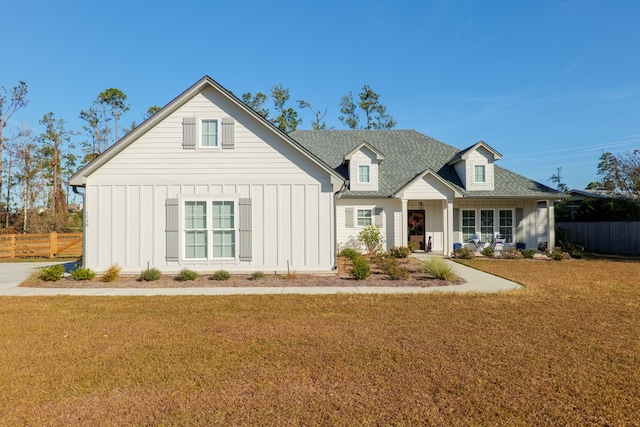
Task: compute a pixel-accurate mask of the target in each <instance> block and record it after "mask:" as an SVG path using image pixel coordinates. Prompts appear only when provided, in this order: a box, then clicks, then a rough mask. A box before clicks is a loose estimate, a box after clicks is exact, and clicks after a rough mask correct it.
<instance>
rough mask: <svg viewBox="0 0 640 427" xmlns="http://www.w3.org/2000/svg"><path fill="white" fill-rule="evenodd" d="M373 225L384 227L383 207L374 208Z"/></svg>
mask: <svg viewBox="0 0 640 427" xmlns="http://www.w3.org/2000/svg"><path fill="white" fill-rule="evenodd" d="M373 225H375V226H377V227H382V208H375V209H374V210H373Z"/></svg>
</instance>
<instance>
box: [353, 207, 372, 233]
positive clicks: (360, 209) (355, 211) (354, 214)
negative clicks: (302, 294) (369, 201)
mask: <svg viewBox="0 0 640 427" xmlns="http://www.w3.org/2000/svg"><path fill="white" fill-rule="evenodd" d="M358 211H369V212H371V224H369V225H373V224H375V218H374V215H375V206H371V207H369V206H354V207H353V216H354V218H353V226H354V227H355V228H365V227H368V226H369V225H359V224H358Z"/></svg>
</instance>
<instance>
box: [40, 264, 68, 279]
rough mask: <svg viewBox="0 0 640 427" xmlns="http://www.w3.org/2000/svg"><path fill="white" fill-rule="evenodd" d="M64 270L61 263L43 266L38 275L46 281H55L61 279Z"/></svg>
mask: <svg viewBox="0 0 640 427" xmlns="http://www.w3.org/2000/svg"><path fill="white" fill-rule="evenodd" d="M65 271H66V270H65V268H64V265H62V264H56V265H51V266H49V267H45V268H43V269H42V271H41V272H40V275H39V276H38V277H39V278H40V279H42V280H45V281H47V282H57V281H58V280H60V279H62V276H63V275H64V272H65Z"/></svg>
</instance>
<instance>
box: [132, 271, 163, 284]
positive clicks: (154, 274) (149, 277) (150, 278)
mask: <svg viewBox="0 0 640 427" xmlns="http://www.w3.org/2000/svg"><path fill="white" fill-rule="evenodd" d="M161 277H162V273H161V272H160V270H158V269H157V268H147V269H146V270H144V271H143V272H142V273H140V277H139V278H138V280H141V281H144V282H155V281H156V280H158V279H160V278H161Z"/></svg>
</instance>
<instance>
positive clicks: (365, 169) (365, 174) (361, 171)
mask: <svg viewBox="0 0 640 427" xmlns="http://www.w3.org/2000/svg"><path fill="white" fill-rule="evenodd" d="M358 182H359V183H364V184H368V183H369V182H370V175H369V165H360V166H359V167H358Z"/></svg>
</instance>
